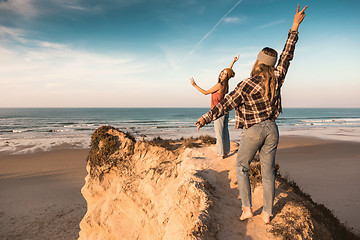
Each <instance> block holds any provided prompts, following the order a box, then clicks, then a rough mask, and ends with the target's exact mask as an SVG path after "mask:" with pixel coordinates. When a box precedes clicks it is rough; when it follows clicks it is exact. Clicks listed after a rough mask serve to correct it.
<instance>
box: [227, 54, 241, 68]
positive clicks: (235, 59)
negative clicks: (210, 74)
mask: <svg viewBox="0 0 360 240" xmlns="http://www.w3.org/2000/svg"><path fill="white" fill-rule="evenodd" d="M239 57H240V55H238V56H237V57H234V60H233V61H232V63H231V64H230V67H229V68H232V67H233V66H234V63H235V62H236V61H237V60H239Z"/></svg>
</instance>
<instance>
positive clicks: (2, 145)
mask: <svg viewBox="0 0 360 240" xmlns="http://www.w3.org/2000/svg"><path fill="white" fill-rule="evenodd" d="M90 141H91V136H86V135H82V136H76V137H75V136H72V137H57V138H56V137H55V138H45V137H44V138H19V139H7V140H6V141H0V153H1V152H8V153H11V154H26V153H34V152H39V151H50V150H52V149H54V148H59V147H60V148H61V146H62V145H64V144H66V146H64V148H78V149H85V148H88V147H89V146H90ZM69 145H70V146H69Z"/></svg>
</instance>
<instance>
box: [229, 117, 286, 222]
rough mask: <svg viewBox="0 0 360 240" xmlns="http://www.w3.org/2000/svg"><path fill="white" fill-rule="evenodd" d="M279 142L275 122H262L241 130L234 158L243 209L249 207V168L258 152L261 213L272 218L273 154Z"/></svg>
mask: <svg viewBox="0 0 360 240" xmlns="http://www.w3.org/2000/svg"><path fill="white" fill-rule="evenodd" d="M278 142H279V131H278V127H277V125H276V123H275V122H273V121H264V122H261V123H258V124H255V125H253V126H251V127H250V128H248V129H243V132H242V134H241V140H240V146H239V152H238V155H237V158H236V175H237V180H238V184H239V190H240V197H241V202H242V206H243V207H251V206H252V203H251V188H250V181H249V173H248V171H249V166H250V162H251V161H252V160H253V158H254V156H255V154H256V152H257V151H258V150H259V158H260V164H261V175H262V183H263V204H264V207H263V211H264V212H266V213H267V214H269V215H270V216H272V214H273V212H272V209H273V203H274V197H275V173H274V166H275V154H276V149H277V146H278Z"/></svg>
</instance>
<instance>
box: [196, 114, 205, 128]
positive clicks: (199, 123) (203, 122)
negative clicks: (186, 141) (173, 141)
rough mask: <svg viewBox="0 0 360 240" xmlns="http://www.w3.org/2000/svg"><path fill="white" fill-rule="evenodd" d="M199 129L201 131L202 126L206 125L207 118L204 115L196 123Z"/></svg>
mask: <svg viewBox="0 0 360 240" xmlns="http://www.w3.org/2000/svg"><path fill="white" fill-rule="evenodd" d="M195 125H196V127H197V130H198V131H199V129H200V128H202V127H203V126H205V119H204V118H203V117H201V118H199V119H198V120H197V121H196V123H195Z"/></svg>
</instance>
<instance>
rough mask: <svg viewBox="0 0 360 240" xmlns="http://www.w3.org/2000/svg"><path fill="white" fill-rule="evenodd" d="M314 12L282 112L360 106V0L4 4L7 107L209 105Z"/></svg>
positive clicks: (0, 50)
mask: <svg viewBox="0 0 360 240" xmlns="http://www.w3.org/2000/svg"><path fill="white" fill-rule="evenodd" d="M298 3H299V4H300V7H301V8H302V7H304V6H305V5H309V7H308V9H307V10H306V18H305V20H304V22H303V23H302V25H301V26H300V29H299V32H300V35H299V42H298V44H297V46H296V51H295V58H294V60H293V61H292V65H291V66H290V70H289V72H288V76H287V78H286V80H285V85H284V87H283V89H282V96H283V106H284V107H360V94H359V89H360V77H359V74H358V72H357V69H358V65H359V56H360V48H359V46H358V43H359V40H358V39H360V28H359V24H360V14H358V12H359V10H360V1H358V0H343V1H334V0H329V1H322V0H319V1H293V0H240V1H239V0H222V1H217V0H183V1H174V0H173V1H171V0H153V1H150V0H121V1H113V0H103V1H95V0H86V1H85V0H76V1H74V0H73V1H70V0H68V1H67V0H62V1H60V0H0V63H1V67H0V107H208V106H209V105H210V96H204V95H201V94H200V93H199V92H197V91H196V90H195V89H194V88H193V87H192V86H191V85H190V81H189V78H190V77H194V78H195V80H196V81H197V83H198V85H200V86H201V87H203V88H205V89H207V88H210V87H212V86H213V85H214V84H215V83H216V81H217V77H218V74H219V72H220V71H221V70H222V69H223V68H225V67H228V65H229V64H230V62H231V61H232V59H233V57H234V56H236V55H239V54H240V59H239V61H238V62H237V63H236V64H235V66H234V71H235V72H236V76H235V78H234V79H232V80H231V83H230V88H231V89H233V88H234V87H235V86H236V84H237V83H238V82H240V81H241V80H243V79H245V78H247V77H248V76H249V73H250V70H251V67H252V65H253V63H254V61H255V59H256V55H257V53H258V52H259V51H260V50H261V49H262V48H263V47H265V46H269V47H272V48H275V49H276V50H277V51H278V52H281V50H282V48H283V45H284V43H285V40H286V37H287V32H288V30H289V29H290V27H291V24H292V20H293V16H294V13H295V9H296V6H297V4H298Z"/></svg>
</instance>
